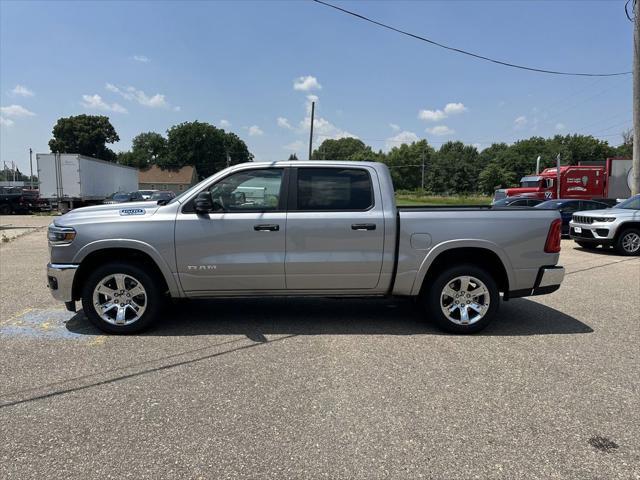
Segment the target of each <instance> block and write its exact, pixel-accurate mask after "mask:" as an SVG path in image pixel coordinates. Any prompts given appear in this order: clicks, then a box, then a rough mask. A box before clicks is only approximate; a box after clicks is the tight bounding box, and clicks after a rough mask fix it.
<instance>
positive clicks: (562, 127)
mask: <svg viewBox="0 0 640 480" xmlns="http://www.w3.org/2000/svg"><path fill="white" fill-rule="evenodd" d="M566 129H567V126H566V125H565V124H564V123H556V130H557V131H558V132H561V131H563V130H566Z"/></svg>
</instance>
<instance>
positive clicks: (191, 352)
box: [0, 216, 640, 479]
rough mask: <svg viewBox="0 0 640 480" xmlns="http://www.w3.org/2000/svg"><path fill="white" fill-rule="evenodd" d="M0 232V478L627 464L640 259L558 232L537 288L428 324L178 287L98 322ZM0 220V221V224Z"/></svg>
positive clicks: (355, 473) (397, 315)
mask: <svg viewBox="0 0 640 480" xmlns="http://www.w3.org/2000/svg"><path fill="white" fill-rule="evenodd" d="M50 220H51V218H47V217H19V216H12V217H0V225H8V224H12V225H14V226H15V227H16V228H21V229H23V230H22V231H21V233H22V235H21V236H20V237H17V238H15V239H13V240H10V241H8V242H3V243H2V244H0V284H1V288H2V296H1V300H0V351H2V361H1V362H0V426H1V428H0V477H2V478H21V479H22V478H109V477H113V478H128V477H131V478H160V477H178V478H180V477H184V478H212V477H219V478H240V477H248V478H255V477H275V476H287V477H298V478H304V477H308V478H321V477H326V478H385V477H390V478H541V477H542V478H624V479H628V478H640V413H639V412H640V409H639V408H638V405H639V403H640V384H639V382H638V379H639V378H640V366H639V365H640V361H639V360H640V354H639V351H640V348H639V347H638V345H639V344H640V328H639V324H640V293H639V292H640V258H638V257H635V258H630V257H620V256H617V255H615V254H613V253H609V252H600V251H598V252H588V251H585V250H582V249H580V248H576V246H575V245H574V243H573V242H572V241H568V240H567V241H563V252H562V254H561V263H562V264H563V265H564V266H565V267H566V268H567V273H568V275H567V277H566V279H565V282H564V284H563V286H562V288H561V289H560V290H559V291H558V292H556V293H554V294H551V295H548V296H544V297H538V298H530V299H516V300H513V301H510V302H508V303H503V305H502V307H501V312H500V314H499V318H498V319H497V320H496V321H495V323H494V324H492V325H491V326H490V327H489V328H487V329H486V330H485V331H483V332H481V333H480V334H478V335H474V336H468V337H460V336H451V335H443V334H441V333H440V332H439V331H437V330H436V329H435V328H434V327H433V326H432V325H430V324H428V323H425V322H424V321H422V319H421V317H420V313H419V311H418V310H417V309H416V308H415V306H414V305H413V304H412V302H410V301H403V300H397V299H394V300H386V299H385V300H360V299H358V300H355V299H353V300H352V299H348V300H345V299H341V300H339V299H322V300H321V299H264V300H259V299H252V300H209V301H190V302H181V303H178V304H176V305H175V306H173V307H172V308H171V309H170V310H169V311H167V314H166V316H165V318H163V320H162V322H161V323H160V324H159V325H158V326H156V327H155V328H154V329H152V330H150V331H148V332H146V333H144V334H142V335H138V336H129V337H118V336H107V335H103V334H101V333H100V332H99V331H97V330H96V329H94V328H93V327H92V326H91V325H90V324H89V323H88V321H87V320H86V319H85V318H84V317H83V315H82V313H78V314H73V313H70V312H67V311H66V310H64V308H63V306H62V305H60V304H58V303H56V302H55V301H54V300H53V299H52V298H51V296H50V294H49V292H48V291H47V289H46V287H45V278H44V265H45V264H46V262H47V245H46V236H45V231H44V230H43V228H44V227H45V226H46V225H47V224H48V223H49V222H50ZM3 232H5V230H3Z"/></svg>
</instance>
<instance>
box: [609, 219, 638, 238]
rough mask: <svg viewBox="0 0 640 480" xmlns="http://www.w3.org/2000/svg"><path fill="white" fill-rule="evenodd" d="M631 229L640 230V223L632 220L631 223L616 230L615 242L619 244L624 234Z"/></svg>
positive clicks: (623, 224) (626, 223)
mask: <svg viewBox="0 0 640 480" xmlns="http://www.w3.org/2000/svg"><path fill="white" fill-rule="evenodd" d="M629 229H633V230H640V221H633V220H631V221H629V222H623V223H621V224H620V225H618V228H616V234H615V237H614V240H615V241H616V242H617V241H618V239H619V238H620V235H622V232H624V231H626V230H629Z"/></svg>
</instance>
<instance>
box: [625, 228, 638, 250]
mask: <svg viewBox="0 0 640 480" xmlns="http://www.w3.org/2000/svg"><path fill="white" fill-rule="evenodd" d="M622 248H623V249H624V251H625V252H627V253H636V252H637V251H638V250H640V235H638V234H637V233H636V232H629V233H625V234H624V237H622Z"/></svg>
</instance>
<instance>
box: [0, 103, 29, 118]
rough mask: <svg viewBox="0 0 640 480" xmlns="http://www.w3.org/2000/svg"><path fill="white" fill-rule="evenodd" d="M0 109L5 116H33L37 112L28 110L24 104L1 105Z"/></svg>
mask: <svg viewBox="0 0 640 480" xmlns="http://www.w3.org/2000/svg"><path fill="white" fill-rule="evenodd" d="M0 111H1V112H2V114H3V115H4V116H5V117H33V116H34V115H35V113H33V112H31V111H29V110H27V109H26V108H24V107H23V106H22V105H9V106H8V107H0Z"/></svg>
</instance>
